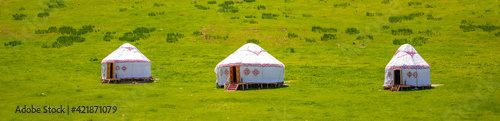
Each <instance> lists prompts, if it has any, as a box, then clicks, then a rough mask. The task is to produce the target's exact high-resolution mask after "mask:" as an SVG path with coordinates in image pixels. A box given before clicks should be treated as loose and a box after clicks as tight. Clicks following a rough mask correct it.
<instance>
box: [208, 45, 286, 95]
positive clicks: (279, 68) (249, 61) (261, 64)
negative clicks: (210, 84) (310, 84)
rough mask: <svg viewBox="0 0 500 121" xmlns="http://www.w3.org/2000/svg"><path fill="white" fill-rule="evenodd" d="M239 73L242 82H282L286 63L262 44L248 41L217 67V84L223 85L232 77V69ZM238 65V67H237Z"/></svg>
mask: <svg viewBox="0 0 500 121" xmlns="http://www.w3.org/2000/svg"><path fill="white" fill-rule="evenodd" d="M233 67H235V71H236V72H235V73H238V74H236V75H238V76H239V77H237V78H239V82H240V83H250V84H251V83H254V84H271V83H282V82H283V77H284V75H285V65H283V63H281V62H280V61H278V60H277V59H276V58H274V57H273V56H272V55H270V54H269V53H268V52H267V51H266V50H264V49H262V48H261V47H260V46H258V45H256V44H253V43H248V44H245V45H243V46H242V47H240V48H239V49H238V50H236V51H235V52H234V53H233V54H231V55H229V56H228V57H227V58H225V59H224V60H222V61H221V62H220V63H219V64H217V66H216V67H215V70H214V71H215V73H216V75H217V85H218V86H223V85H224V84H226V83H227V82H229V81H228V80H231V79H229V78H230V77H231V74H232V70H234V69H232V68H233ZM236 67H237V68H236Z"/></svg>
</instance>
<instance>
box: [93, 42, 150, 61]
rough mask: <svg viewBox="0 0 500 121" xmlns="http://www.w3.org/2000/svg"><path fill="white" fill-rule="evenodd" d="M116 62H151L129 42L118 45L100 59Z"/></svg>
mask: <svg viewBox="0 0 500 121" xmlns="http://www.w3.org/2000/svg"><path fill="white" fill-rule="evenodd" d="M117 62H151V61H150V60H149V59H148V58H147V57H146V56H144V55H143V54H142V53H141V51H139V50H138V49H137V48H136V47H135V46H133V45H132V44H129V43H125V44H123V45H122V46H120V47H118V49H116V50H115V51H113V52H112V53H111V54H109V55H108V56H106V58H104V59H102V61H101V63H117Z"/></svg>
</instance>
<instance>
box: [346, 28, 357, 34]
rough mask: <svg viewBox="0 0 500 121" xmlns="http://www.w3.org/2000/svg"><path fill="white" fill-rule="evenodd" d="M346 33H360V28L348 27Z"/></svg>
mask: <svg viewBox="0 0 500 121" xmlns="http://www.w3.org/2000/svg"><path fill="white" fill-rule="evenodd" d="M345 33H347V34H350V35H353V34H359V30H358V29H356V28H347V29H346V30H345Z"/></svg>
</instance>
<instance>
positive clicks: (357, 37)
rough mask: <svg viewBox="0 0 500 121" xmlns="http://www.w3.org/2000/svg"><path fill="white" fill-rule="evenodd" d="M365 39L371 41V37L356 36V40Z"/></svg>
mask: <svg viewBox="0 0 500 121" xmlns="http://www.w3.org/2000/svg"><path fill="white" fill-rule="evenodd" d="M366 38H368V39H370V40H373V36H372V35H365V36H363V35H359V36H356V40H364V39H366Z"/></svg>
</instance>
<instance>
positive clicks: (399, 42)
mask: <svg viewBox="0 0 500 121" xmlns="http://www.w3.org/2000/svg"><path fill="white" fill-rule="evenodd" d="M428 41H429V38H425V37H415V38H413V39H412V40H411V41H410V40H408V39H406V38H403V39H394V40H393V41H392V44H394V45H402V44H411V45H412V46H422V45H424V44H426V43H427V42H428Z"/></svg>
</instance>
